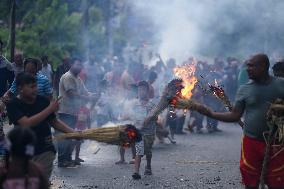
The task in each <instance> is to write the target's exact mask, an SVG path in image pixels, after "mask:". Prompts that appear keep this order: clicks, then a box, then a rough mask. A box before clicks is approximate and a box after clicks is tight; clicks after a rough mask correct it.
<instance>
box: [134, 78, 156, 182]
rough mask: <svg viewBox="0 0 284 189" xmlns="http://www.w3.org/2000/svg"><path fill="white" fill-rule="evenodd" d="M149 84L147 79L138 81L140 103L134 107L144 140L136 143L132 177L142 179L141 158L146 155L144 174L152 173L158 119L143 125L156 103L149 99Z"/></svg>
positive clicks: (136, 120)
mask: <svg viewBox="0 0 284 189" xmlns="http://www.w3.org/2000/svg"><path fill="white" fill-rule="evenodd" d="M149 89H150V88H149V84H148V82H146V81H140V82H139V83H138V103H137V104H136V106H135V107H134V110H135V112H136V113H137V114H136V116H135V115H134V116H133V118H134V119H135V120H134V121H135V126H136V127H138V128H140V131H141V134H142V141H140V142H137V143H135V149H136V156H135V172H134V174H133V175H132V178H133V179H135V180H137V179H141V175H140V173H139V170H140V164H141V158H142V157H143V156H144V155H145V156H146V161H147V164H146V167H145V172H144V175H152V168H151V160H152V146H153V144H154V140H155V133H156V126H157V120H154V121H152V122H150V123H149V124H147V125H145V126H144V125H143V120H144V119H145V117H146V116H147V114H148V112H149V111H150V110H151V109H152V108H153V107H154V104H153V103H151V102H150V101H149Z"/></svg>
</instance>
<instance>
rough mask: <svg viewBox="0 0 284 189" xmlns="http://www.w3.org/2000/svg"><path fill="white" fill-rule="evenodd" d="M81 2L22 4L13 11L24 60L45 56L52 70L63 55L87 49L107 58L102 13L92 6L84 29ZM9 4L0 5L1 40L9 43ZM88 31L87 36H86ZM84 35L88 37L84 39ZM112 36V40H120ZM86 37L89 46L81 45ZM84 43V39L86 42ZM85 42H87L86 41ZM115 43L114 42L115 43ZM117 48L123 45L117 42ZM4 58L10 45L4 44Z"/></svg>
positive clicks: (56, 0)
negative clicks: (113, 38) (50, 62)
mask: <svg viewBox="0 0 284 189" xmlns="http://www.w3.org/2000/svg"><path fill="white" fill-rule="evenodd" d="M82 2H83V1H76V2H74V3H73V1H67V0H25V1H19V2H18V4H17V9H16V23H17V25H16V48H17V49H18V50H20V51H22V52H23V53H24V56H25V57H28V56H32V57H40V56H42V55H44V54H45V55H48V56H49V59H50V60H51V61H52V63H53V66H55V67H56V66H57V65H58V64H59V63H60V62H61V60H62V59H63V58H64V56H66V55H71V56H80V57H82V56H84V55H85V52H86V50H87V49H86V48H90V49H91V52H95V53H96V54H100V55H102V54H106V52H107V42H106V41H107V39H106V35H105V29H104V24H105V23H104V21H105V19H104V18H103V13H102V10H101V9H100V8H98V7H96V5H95V4H94V3H90V4H89V6H88V9H87V10H88V15H89V19H88V26H83V24H84V22H83V19H84V18H83V15H84V14H83V13H82V10H81V7H80V6H81V5H82V4H81V3H82ZM9 7H10V1H8V0H3V1H1V3H0V15H1V17H2V18H4V19H3V20H2V21H3V23H2V25H0V26H1V27H0V38H1V39H2V40H3V41H4V43H6V42H7V41H8V40H9V35H10V34H9V25H10V24H9V17H10V11H9V9H10V8H9ZM86 31H87V32H86ZM86 35H87V36H86ZM118 35H120V34H119V32H118V34H115V39H116V40H120V41H123V37H121V36H118ZM84 37H87V41H88V44H89V46H88V47H86V45H84ZM85 39H86V38H85ZM85 41H86V40H85ZM115 43H116V42H115ZM117 44H123V42H119V41H118V43H117ZM5 45H6V46H7V48H6V49H5V53H6V55H8V54H9V53H8V52H9V44H5Z"/></svg>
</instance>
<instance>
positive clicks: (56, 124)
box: [51, 118, 75, 133]
mask: <svg viewBox="0 0 284 189" xmlns="http://www.w3.org/2000/svg"><path fill="white" fill-rule="evenodd" d="M51 125H52V127H53V128H54V129H56V130H58V131H60V132H63V133H74V132H75V131H74V129H72V128H70V127H68V125H66V124H65V123H64V122H63V121H61V120H59V119H57V118H55V119H53V120H52V121H51Z"/></svg>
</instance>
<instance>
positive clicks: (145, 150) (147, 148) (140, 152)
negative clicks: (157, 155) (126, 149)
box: [135, 135, 155, 156]
mask: <svg viewBox="0 0 284 189" xmlns="http://www.w3.org/2000/svg"><path fill="white" fill-rule="evenodd" d="M154 140H155V135H143V139H142V140H141V141H140V142H137V143H135V149H136V155H137V156H144V155H152V147H153V144H154Z"/></svg>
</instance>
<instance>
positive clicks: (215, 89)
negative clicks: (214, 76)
mask: <svg viewBox="0 0 284 189" xmlns="http://www.w3.org/2000/svg"><path fill="white" fill-rule="evenodd" d="M208 85H209V90H210V91H211V93H213V95H214V96H215V97H217V98H218V99H219V100H221V102H222V103H223V104H224V105H225V107H226V108H228V110H229V111H230V112H231V111H232V110H233V106H232V104H231V102H230V100H229V98H228V96H227V95H226V93H225V90H224V89H223V88H222V87H221V86H219V85H218V83H217V81H216V80H215V84H214V85H211V84H208ZM238 123H239V125H240V126H241V127H242V128H243V127H244V125H245V124H244V122H242V121H241V120H239V121H238Z"/></svg>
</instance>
